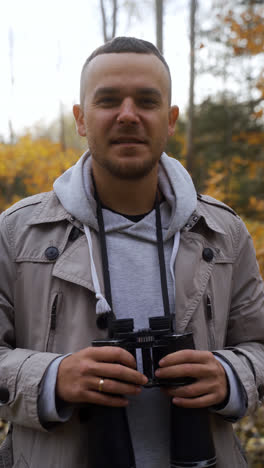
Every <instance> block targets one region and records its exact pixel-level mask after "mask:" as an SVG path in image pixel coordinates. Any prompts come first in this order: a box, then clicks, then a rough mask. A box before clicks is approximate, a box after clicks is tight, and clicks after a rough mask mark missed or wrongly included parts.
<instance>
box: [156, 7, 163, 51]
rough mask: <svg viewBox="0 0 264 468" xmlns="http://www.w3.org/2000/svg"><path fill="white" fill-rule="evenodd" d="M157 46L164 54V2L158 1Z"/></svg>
mask: <svg viewBox="0 0 264 468" xmlns="http://www.w3.org/2000/svg"><path fill="white" fill-rule="evenodd" d="M156 44H157V48H158V49H159V51H160V53H161V54H163V0H156Z"/></svg>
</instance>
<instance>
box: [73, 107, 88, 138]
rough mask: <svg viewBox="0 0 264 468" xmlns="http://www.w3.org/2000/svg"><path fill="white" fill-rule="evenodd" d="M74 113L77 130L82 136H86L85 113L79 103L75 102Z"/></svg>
mask: <svg viewBox="0 0 264 468" xmlns="http://www.w3.org/2000/svg"><path fill="white" fill-rule="evenodd" d="M72 111H73V115H74V118H75V122H76V127H77V131H78V133H79V135H80V136H86V129H85V124H84V113H83V110H82V108H81V106H80V105H79V104H74V106H73V108H72Z"/></svg>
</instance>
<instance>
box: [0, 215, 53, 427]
mask: <svg viewBox="0 0 264 468" xmlns="http://www.w3.org/2000/svg"><path fill="white" fill-rule="evenodd" d="M15 294H16V264H15V246H14V244H13V238H12V232H10V231H9V230H8V225H7V223H6V220H5V214H2V215H1V216H0V418H3V419H5V420H8V421H11V422H15V423H17V424H20V425H23V426H27V427H31V428H35V429H40V430H45V429H44V428H43V426H42V425H41V423H40V420H39V415H38V396H39V388H40V383H41V380H42V378H43V376H44V374H45V372H46V369H47V368H48V366H49V365H50V363H51V362H52V361H53V360H54V359H56V358H57V357H58V355H57V354H53V353H43V352H38V351H36V350H30V349H19V348H16V331H15V327H16V324H15V314H14V303H15Z"/></svg>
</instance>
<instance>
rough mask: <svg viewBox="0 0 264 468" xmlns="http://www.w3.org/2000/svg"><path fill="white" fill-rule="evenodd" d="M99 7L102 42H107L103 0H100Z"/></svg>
mask: <svg viewBox="0 0 264 468" xmlns="http://www.w3.org/2000/svg"><path fill="white" fill-rule="evenodd" d="M100 7H101V13H102V22H103V25H102V26H103V35H104V42H107V40H108V39H107V30H106V15H105V7H104V0H100Z"/></svg>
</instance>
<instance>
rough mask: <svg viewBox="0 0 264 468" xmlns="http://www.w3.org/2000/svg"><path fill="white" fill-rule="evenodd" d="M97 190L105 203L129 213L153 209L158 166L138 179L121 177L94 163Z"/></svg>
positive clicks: (119, 210)
mask: <svg viewBox="0 0 264 468" xmlns="http://www.w3.org/2000/svg"><path fill="white" fill-rule="evenodd" d="M92 168H93V176H94V179H95V184H96V190H97V193H98V196H99V198H100V200H101V202H102V204H103V205H105V206H107V207H108V208H110V209H112V210H114V211H117V212H118V213H122V214H127V215H140V214H144V213H147V212H149V211H151V210H152V209H153V206H154V202H155V197H156V192H157V187H158V168H157V167H155V168H154V169H153V170H152V171H151V173H149V174H148V175H147V176H145V177H143V178H141V179H138V180H127V179H119V178H117V177H114V176H112V175H111V174H109V173H108V172H107V171H105V170H102V168H100V170H98V167H97V166H96V165H94V164H93V166H92Z"/></svg>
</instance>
